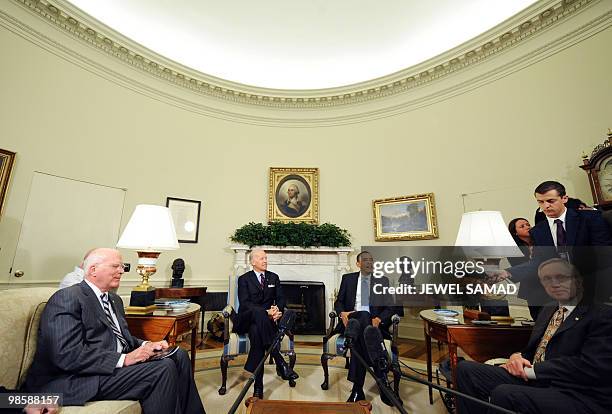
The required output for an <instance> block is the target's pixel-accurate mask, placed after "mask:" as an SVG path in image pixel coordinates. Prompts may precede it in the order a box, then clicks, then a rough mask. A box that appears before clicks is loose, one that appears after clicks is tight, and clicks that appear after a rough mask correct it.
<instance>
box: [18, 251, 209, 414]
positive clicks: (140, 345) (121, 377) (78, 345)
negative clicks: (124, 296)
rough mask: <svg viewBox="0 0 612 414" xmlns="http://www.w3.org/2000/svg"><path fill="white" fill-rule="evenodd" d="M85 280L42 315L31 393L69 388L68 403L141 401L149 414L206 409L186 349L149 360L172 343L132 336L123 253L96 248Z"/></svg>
mask: <svg viewBox="0 0 612 414" xmlns="http://www.w3.org/2000/svg"><path fill="white" fill-rule="evenodd" d="M83 269H84V271H85V279H84V280H83V281H82V282H81V283H79V284H77V285H73V286H70V287H67V288H64V289H60V290H58V291H57V292H56V293H55V294H53V296H51V298H50V299H49V301H48V302H47V305H46V306H45V309H44V311H43V313H42V316H41V320H40V327H39V331H38V347H37V349H36V355H35V356H34V361H33V363H32V366H31V368H30V370H29V371H28V375H27V378H26V382H25V384H24V389H25V391H27V392H40V393H61V394H62V395H63V404H64V405H83V404H85V403H86V402H88V401H96V400H138V401H140V404H141V406H142V409H143V412H144V413H145V414H149V413H160V414H162V413H177V414H178V413H194V414H195V413H204V407H203V406H202V401H201V400H200V396H199V394H198V390H197V389H196V386H195V383H194V381H193V378H192V375H191V364H190V362H189V357H188V355H187V353H186V352H185V351H183V350H182V349H179V350H178V352H176V353H175V354H174V355H172V356H170V357H168V358H165V359H160V360H155V361H148V360H149V358H151V356H153V355H155V353H156V352H158V351H161V350H163V349H166V348H167V347H168V344H167V343H166V341H160V342H146V341H142V340H141V339H138V338H135V337H133V336H132V335H130V332H129V330H128V326H127V322H126V320H125V314H124V311H123V302H122V301H121V298H120V297H119V296H117V295H116V294H114V293H112V292H109V290H111V289H116V288H118V287H119V282H120V280H121V275H122V274H123V260H122V258H121V254H120V253H119V252H118V251H117V250H114V249H104V248H100V249H94V250H93V251H92V252H91V253H90V254H89V255H88V256H87V258H86V259H85V262H84V264H83Z"/></svg>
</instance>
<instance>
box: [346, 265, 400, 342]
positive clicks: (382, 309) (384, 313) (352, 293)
mask: <svg viewBox="0 0 612 414" xmlns="http://www.w3.org/2000/svg"><path fill="white" fill-rule="evenodd" d="M358 278H359V272H354V273H347V274H345V275H342V281H341V282H340V291H339V292H338V297H337V298H336V301H335V302H334V309H335V311H336V313H337V314H338V317H340V312H350V311H353V310H355V301H356V300H357V280H358ZM378 283H380V284H381V285H383V286H384V287H388V286H389V279H387V278H386V277H385V276H383V277H381V278H375V277H371V279H370V303H372V298H373V297H374V293H373V292H372V290H373V289H374V285H375V284H378ZM394 310H395V308H394V307H393V306H392V305H386V304H379V301H377V302H376V304H375V305H370V315H371V316H372V318H375V317H379V318H380V319H381V324H382V325H383V327H388V326H389V324H390V321H391V316H393V314H394ZM335 331H336V332H339V333H343V332H344V324H343V323H342V320H340V319H339V320H338V324H337V325H336V329H335ZM382 331H383V332H385V331H386V329H382Z"/></svg>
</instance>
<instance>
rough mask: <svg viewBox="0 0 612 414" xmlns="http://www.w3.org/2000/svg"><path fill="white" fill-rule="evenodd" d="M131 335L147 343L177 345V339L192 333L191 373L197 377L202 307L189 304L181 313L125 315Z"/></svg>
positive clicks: (164, 312)
mask: <svg viewBox="0 0 612 414" xmlns="http://www.w3.org/2000/svg"><path fill="white" fill-rule="evenodd" d="M125 319H126V320H127V324H128V327H129V329H130V333H131V334H132V335H134V336H135V337H137V338H140V339H145V340H147V341H154V342H155V341H161V340H163V339H165V340H167V341H168V345H171V346H172V345H176V337H177V336H179V335H183V334H187V333H191V355H190V358H191V372H192V374H193V375H195V360H196V336H197V332H198V321H199V319H200V305H198V304H196V303H191V304H189V307H188V308H187V309H185V310H181V311H176V312H173V311H166V310H156V311H155V312H153V314H152V315H125Z"/></svg>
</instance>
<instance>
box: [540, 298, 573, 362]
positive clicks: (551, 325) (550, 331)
mask: <svg viewBox="0 0 612 414" xmlns="http://www.w3.org/2000/svg"><path fill="white" fill-rule="evenodd" d="M565 311H567V309H566V308H565V307H563V306H562V307H560V308H559V309H557V311H556V312H555V313H554V314H553V316H552V318H550V322H548V326H547V327H546V331H545V332H544V335H543V336H542V339H540V343H539V345H538V347H537V348H536V352H535V355H534V357H533V363H534V364H535V363H536V362H542V361H544V356H545V353H546V346H547V345H548V342H549V341H550V338H552V337H553V335H554V334H555V332H557V329H559V326H561V324H562V323H563V319H564V318H563V317H564V315H565Z"/></svg>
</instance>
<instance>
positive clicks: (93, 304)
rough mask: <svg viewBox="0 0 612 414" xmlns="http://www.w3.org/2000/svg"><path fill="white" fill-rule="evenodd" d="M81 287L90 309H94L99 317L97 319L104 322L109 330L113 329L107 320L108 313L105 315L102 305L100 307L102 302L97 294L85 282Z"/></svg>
mask: <svg viewBox="0 0 612 414" xmlns="http://www.w3.org/2000/svg"><path fill="white" fill-rule="evenodd" d="M80 286H81V290H82V291H83V294H84V295H85V300H86V302H87V306H88V307H89V309H93V310H94V312H95V313H96V314H97V315H98V317H97V318H96V319H98V320H100V321H102V323H103V324H104V325H106V326H107V327H108V328H109V329H112V328H111V326H110V322H109V321H108V319H106V313H104V310H103V309H102V305H100V301H99V300H98V298H97V297H96V294H95V292H94V291H93V290H92V289H91V288H90V287H89V285H88V284H87V282H85V281H82V282H81V283H80Z"/></svg>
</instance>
